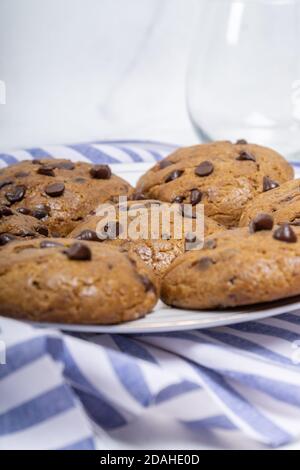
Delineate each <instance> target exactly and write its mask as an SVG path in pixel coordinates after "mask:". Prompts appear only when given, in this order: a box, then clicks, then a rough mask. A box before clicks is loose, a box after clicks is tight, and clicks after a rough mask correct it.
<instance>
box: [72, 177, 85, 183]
mask: <svg viewBox="0 0 300 470" xmlns="http://www.w3.org/2000/svg"><path fill="white" fill-rule="evenodd" d="M74 181H75V183H85V182H86V179H85V178H80V177H78V178H75V179H74Z"/></svg>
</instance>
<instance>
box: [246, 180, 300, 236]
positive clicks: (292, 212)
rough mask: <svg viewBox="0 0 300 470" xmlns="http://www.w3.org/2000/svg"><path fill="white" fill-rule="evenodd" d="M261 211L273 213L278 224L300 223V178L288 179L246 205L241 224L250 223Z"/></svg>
mask: <svg viewBox="0 0 300 470" xmlns="http://www.w3.org/2000/svg"><path fill="white" fill-rule="evenodd" d="M260 213H267V214H271V215H272V217H273V219H274V222H275V223H276V224H283V223H289V224H290V225H300V180H299V179H297V180H292V181H287V182H286V183H283V184H282V185H280V187H278V188H275V189H272V191H268V192H266V193H263V194H260V195H259V196H257V197H256V198H255V199H254V200H253V201H251V202H250V203H249V204H247V206H246V207H245V210H244V211H243V213H242V216H241V220H240V226H241V227H243V226H246V225H248V224H249V223H250V221H251V220H252V219H253V218H254V217H255V216H257V215H258V214H260Z"/></svg>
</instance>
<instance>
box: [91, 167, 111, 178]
mask: <svg viewBox="0 0 300 470" xmlns="http://www.w3.org/2000/svg"><path fill="white" fill-rule="evenodd" d="M90 175H91V177H92V178H95V179H98V180H99V179H100V180H109V178H110V177H111V169H110V168H109V166H108V165H95V166H93V168H91V169H90Z"/></svg>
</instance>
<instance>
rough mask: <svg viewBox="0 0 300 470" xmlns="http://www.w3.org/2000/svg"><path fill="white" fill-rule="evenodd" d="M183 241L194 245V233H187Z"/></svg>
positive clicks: (195, 238)
mask: <svg viewBox="0 0 300 470" xmlns="http://www.w3.org/2000/svg"><path fill="white" fill-rule="evenodd" d="M184 239H185V241H186V242H187V243H194V242H195V241H196V240H197V237H196V235H195V234H194V233H189V232H188V233H186V234H185V238H184Z"/></svg>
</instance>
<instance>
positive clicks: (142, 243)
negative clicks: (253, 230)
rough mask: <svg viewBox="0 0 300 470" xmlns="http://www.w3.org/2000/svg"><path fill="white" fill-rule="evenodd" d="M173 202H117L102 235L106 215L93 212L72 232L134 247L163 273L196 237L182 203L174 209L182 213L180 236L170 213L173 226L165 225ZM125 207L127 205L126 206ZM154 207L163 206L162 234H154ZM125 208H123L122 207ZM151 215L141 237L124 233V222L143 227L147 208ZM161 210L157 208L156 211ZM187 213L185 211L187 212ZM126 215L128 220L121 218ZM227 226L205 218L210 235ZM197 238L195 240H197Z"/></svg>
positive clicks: (133, 249)
mask: <svg viewBox="0 0 300 470" xmlns="http://www.w3.org/2000/svg"><path fill="white" fill-rule="evenodd" d="M171 206H172V204H169V203H162V202H160V201H156V200H142V201H128V203H127V210H126V211H125V210H122V204H121V205H116V206H115V208H116V212H115V214H114V213H113V214H111V216H110V217H108V222H105V225H104V224H102V225H104V229H105V230H106V232H105V234H104V236H105V238H103V237H102V235H101V232H102V231H104V230H102V229H103V227H102V226H101V221H102V220H103V217H102V216H99V215H90V216H88V217H87V218H86V219H85V220H84V221H83V222H82V223H81V224H79V225H78V226H77V227H76V228H75V229H74V230H73V231H72V232H71V233H70V235H69V237H71V238H78V239H81V240H92V241H98V242H101V243H102V244H109V245H117V246H121V247H122V249H123V250H127V251H129V250H130V251H133V252H135V253H137V254H138V255H139V256H140V257H141V258H142V260H143V261H145V262H146V263H147V264H148V265H149V266H151V267H152V268H153V269H154V270H155V272H156V273H157V274H159V275H162V274H163V273H164V272H165V270H166V269H167V268H168V266H169V265H170V263H171V262H172V261H173V260H174V259H175V258H177V257H178V256H179V255H181V254H182V253H184V252H185V250H186V247H187V243H189V242H190V241H191V242H192V241H193V237H192V235H191V233H190V232H188V231H187V232H186V236H185V232H184V224H183V220H184V219H183V217H187V214H186V211H184V210H183V209H182V206H180V205H178V204H177V205H173V207H174V206H175V207H174V210H177V212H178V213H179V216H180V223H181V227H180V228H181V231H180V238H178V237H177V236H176V231H175V228H174V218H172V217H170V227H167V228H166V229H165V228H163V226H162V218H163V213H164V212H163V211H164V210H165V208H171ZM123 207H124V206H123ZM151 208H152V209H153V208H157V209H159V210H161V211H162V212H161V214H162V215H161V216H160V215H159V219H158V220H159V223H158V225H159V232H158V237H157V238H153V237H152V236H151V227H152V225H151V217H150V211H151ZM120 209H121V210H120ZM142 211H145V212H144V213H146V216H147V219H146V220H147V228H146V229H145V232H144V233H143V234H142V235H141V237H140V239H134V238H133V236H132V235H131V234H130V232H129V231H127V232H128V233H127V237H126V238H125V237H124V238H122V237H123V236H124V226H125V227H126V226H127V227H129V226H130V222H132V221H135V220H140V224H139V225H137V224H136V225H134V227H137V229H140V228H142V227H141V226H142V225H143V220H144V219H143V218H142V214H143V212H142ZM153 213H154V216H155V214H157V213H156V212H152V214H153ZM184 214H185V215H184ZM124 216H125V218H126V219H125V224H124V223H123V221H122V220H121V219H122V217H124ZM193 222H194V220H193V219H192V224H193V230H195V224H194V223H193ZM143 228H145V227H143ZM221 230H225V227H223V226H221V225H220V224H218V223H217V222H215V221H214V220H213V219H210V218H208V217H207V218H205V220H204V235H205V236H208V235H210V234H212V233H215V232H218V231H221ZM194 241H195V240H194Z"/></svg>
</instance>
